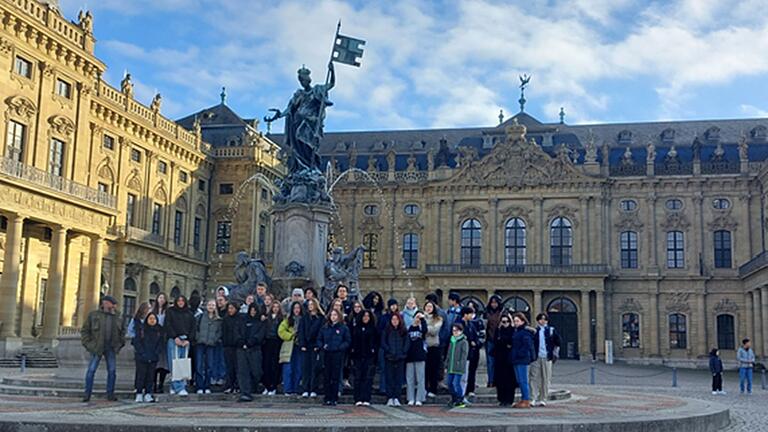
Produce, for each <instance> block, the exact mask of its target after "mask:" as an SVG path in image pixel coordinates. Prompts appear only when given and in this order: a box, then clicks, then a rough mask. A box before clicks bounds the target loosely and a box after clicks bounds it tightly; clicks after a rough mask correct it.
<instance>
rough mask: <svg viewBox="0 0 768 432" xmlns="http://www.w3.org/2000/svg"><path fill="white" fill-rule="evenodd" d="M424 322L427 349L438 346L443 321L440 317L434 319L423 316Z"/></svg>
mask: <svg viewBox="0 0 768 432" xmlns="http://www.w3.org/2000/svg"><path fill="white" fill-rule="evenodd" d="M424 321H425V322H426V323H427V338H426V341H427V347H428V348H429V347H436V346H440V333H441V332H442V329H443V323H444V321H443V319H442V318H441V317H440V315H437V316H436V317H433V316H431V315H430V316H425V317H424Z"/></svg>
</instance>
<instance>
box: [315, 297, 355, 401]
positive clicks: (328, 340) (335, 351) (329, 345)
mask: <svg viewBox="0 0 768 432" xmlns="http://www.w3.org/2000/svg"><path fill="white" fill-rule="evenodd" d="M351 342H352V336H351V335H350V333H349V327H347V325H346V324H344V319H343V318H342V316H341V312H339V311H338V310H335V309H332V310H331V311H330V312H329V313H328V322H327V323H326V324H325V325H324V326H323V328H322V329H320V334H319V335H318V337H317V348H318V349H319V350H321V351H322V352H323V354H324V366H325V381H324V382H323V388H324V389H325V404H326V405H330V406H334V405H336V404H337V403H338V402H339V378H340V377H341V368H342V367H343V366H344V355H345V354H346V352H347V350H348V349H349V345H350V343H351Z"/></svg>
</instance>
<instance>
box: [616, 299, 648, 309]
mask: <svg viewBox="0 0 768 432" xmlns="http://www.w3.org/2000/svg"><path fill="white" fill-rule="evenodd" d="M618 310H619V312H638V313H639V312H642V310H643V306H642V305H641V304H640V303H639V302H638V301H637V300H635V299H634V298H632V297H628V298H625V299H624V301H623V302H621V304H620V305H619V308H618Z"/></svg>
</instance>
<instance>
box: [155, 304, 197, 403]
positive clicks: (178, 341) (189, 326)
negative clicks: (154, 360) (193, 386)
mask: <svg viewBox="0 0 768 432" xmlns="http://www.w3.org/2000/svg"><path fill="white" fill-rule="evenodd" d="M196 324H197V323H196V321H195V315H194V314H193V313H192V311H191V310H190V309H189V306H188V304H187V298H186V297H184V296H183V295H180V296H178V297H177V298H176V301H175V302H174V304H173V307H171V308H168V311H167V312H166V313H165V325H164V326H163V329H164V330H165V335H166V337H167V338H168V365H169V366H170V367H171V374H173V359H174V358H186V357H188V356H189V347H190V346H191V344H192V342H194V341H195V328H196V327H197V325H196ZM171 394H178V395H179V396H187V395H188V394H189V393H187V381H186V380H178V381H171Z"/></svg>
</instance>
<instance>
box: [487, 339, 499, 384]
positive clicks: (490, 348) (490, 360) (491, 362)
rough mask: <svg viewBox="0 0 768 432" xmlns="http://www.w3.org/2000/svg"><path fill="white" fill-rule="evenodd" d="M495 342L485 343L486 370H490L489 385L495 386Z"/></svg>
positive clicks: (488, 341)
mask: <svg viewBox="0 0 768 432" xmlns="http://www.w3.org/2000/svg"><path fill="white" fill-rule="evenodd" d="M492 352H493V341H492V340H486V341H485V368H486V369H487V370H488V384H493V368H494V366H495V365H496V359H494V358H493V354H491V353H492Z"/></svg>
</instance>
